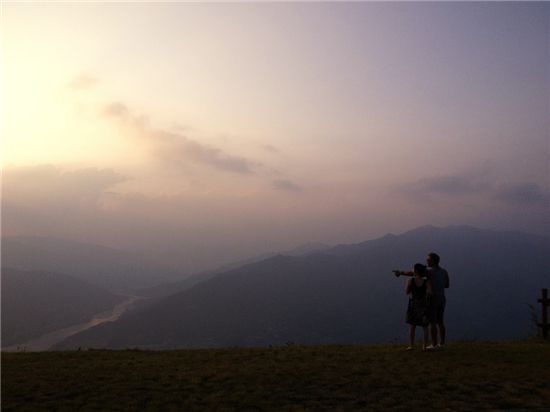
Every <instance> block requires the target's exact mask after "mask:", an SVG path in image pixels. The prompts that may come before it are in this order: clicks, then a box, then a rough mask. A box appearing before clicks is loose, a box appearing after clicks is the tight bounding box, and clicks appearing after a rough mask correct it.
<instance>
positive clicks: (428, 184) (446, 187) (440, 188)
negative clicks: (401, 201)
mask: <svg viewBox="0 0 550 412" xmlns="http://www.w3.org/2000/svg"><path fill="white" fill-rule="evenodd" d="M490 188H491V184H490V183H489V182H487V181H486V180H484V179H482V178H480V177H476V176H472V175H467V174H462V175H461V174H455V175H444V176H434V177H428V178H423V179H420V180H418V181H416V182H412V183H410V184H409V185H407V186H406V187H405V189H406V190H409V191H412V192H416V193H420V194H443V195H451V196H454V195H468V194H475V193H482V192H486V191H487V190H489V189H490Z"/></svg>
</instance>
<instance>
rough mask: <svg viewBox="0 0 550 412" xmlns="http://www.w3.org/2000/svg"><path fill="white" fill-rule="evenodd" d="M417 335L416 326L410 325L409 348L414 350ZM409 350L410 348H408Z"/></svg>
mask: <svg viewBox="0 0 550 412" xmlns="http://www.w3.org/2000/svg"><path fill="white" fill-rule="evenodd" d="M415 333H416V326H414V325H409V348H411V349H412V348H413V346H414V337H415ZM407 349H408V348H407Z"/></svg>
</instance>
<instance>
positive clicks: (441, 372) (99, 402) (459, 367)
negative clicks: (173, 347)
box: [2, 341, 550, 412]
mask: <svg viewBox="0 0 550 412" xmlns="http://www.w3.org/2000/svg"><path fill="white" fill-rule="evenodd" d="M403 349H404V346H402V345H375V346H359V345H357V346H290V347H284V348H273V349H267V348H265V349H209V350H177V351H162V352H153V351H139V350H127V351H103V350H99V351H86V352H48V353H2V411H5V412H8V411H39V410H44V411H46V410H47V411H54V410H63V411H92V410H93V411H109V410H116V411H130V410H131V411H143V410H150V411H195V410H200V411H233V410H238V411H256V410H273V411H281V410H284V411H304V410H308V411H320V410H330V411H339V410H341V411H350V410H403V411H410V410H423V409H425V410H430V409H431V410H434V409H435V410H495V411H499V410H541V411H543V410H544V411H550V344H549V343H544V342H540V341H521V342H519V341H516V342H496V343H490V342H486V343H477V342H475V343H470V342H469V343H454V344H451V345H449V347H448V348H446V349H445V350H444V351H439V352H436V353H422V352H420V351H415V352H405V351H404V350H403Z"/></svg>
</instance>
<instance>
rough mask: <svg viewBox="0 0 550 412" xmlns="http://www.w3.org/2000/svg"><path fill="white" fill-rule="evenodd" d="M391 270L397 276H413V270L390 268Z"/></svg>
mask: <svg viewBox="0 0 550 412" xmlns="http://www.w3.org/2000/svg"><path fill="white" fill-rule="evenodd" d="M392 272H393V274H394V275H395V276H397V277H399V276H414V272H411V271H408V272H404V271H402V270H392Z"/></svg>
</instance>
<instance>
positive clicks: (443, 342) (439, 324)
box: [437, 322, 446, 345]
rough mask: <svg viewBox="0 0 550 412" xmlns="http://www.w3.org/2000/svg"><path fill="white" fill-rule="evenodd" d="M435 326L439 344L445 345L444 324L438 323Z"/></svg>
mask: <svg viewBox="0 0 550 412" xmlns="http://www.w3.org/2000/svg"><path fill="white" fill-rule="evenodd" d="M437 326H438V327H439V337H440V339H439V343H440V344H441V345H445V335H446V331H445V324H444V323H443V322H440V323H438V324H437Z"/></svg>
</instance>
